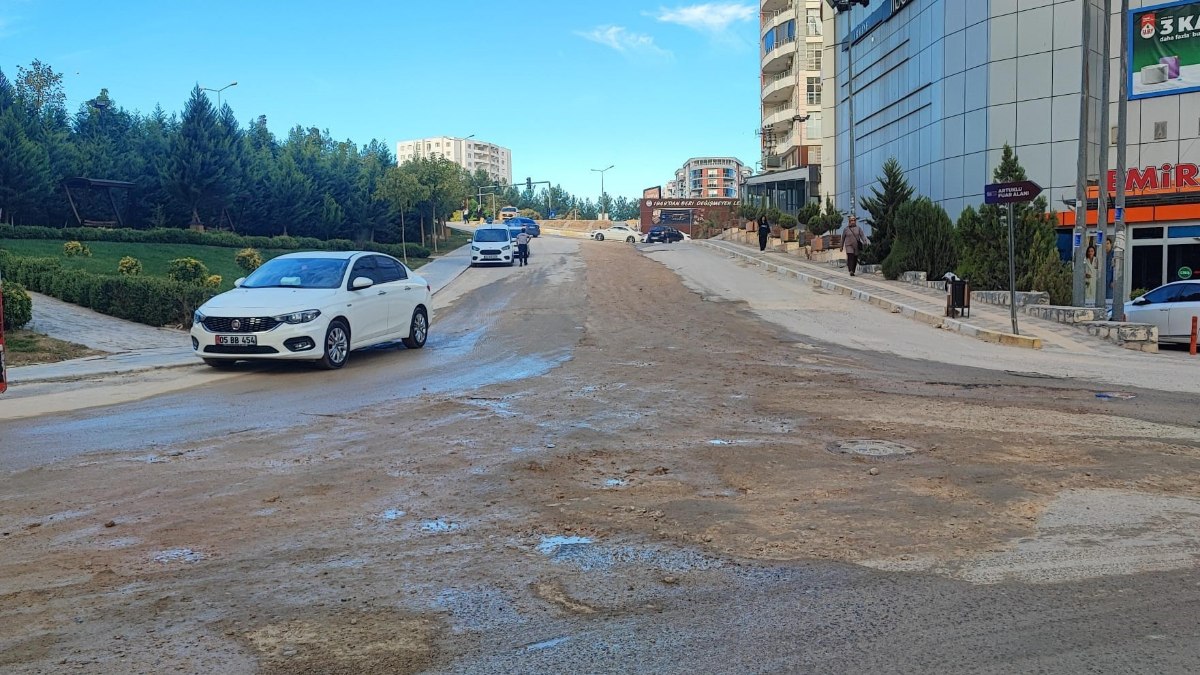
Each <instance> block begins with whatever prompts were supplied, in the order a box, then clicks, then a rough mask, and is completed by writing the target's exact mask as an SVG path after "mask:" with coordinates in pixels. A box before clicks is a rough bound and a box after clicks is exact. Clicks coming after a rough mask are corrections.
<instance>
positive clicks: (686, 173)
mask: <svg viewBox="0 0 1200 675" xmlns="http://www.w3.org/2000/svg"><path fill="white" fill-rule="evenodd" d="M751 173H753V171H752V170H751V169H750V167H748V166H746V165H745V164H743V163H742V162H741V161H740V160H738V159H737V158H734V157H693V158H691V159H689V160H688V161H686V162H684V164H683V166H682V167H680V168H678V169H676V170H675V180H672V181H668V182H667V184H666V186H665V188H666V189H665V190H664V191H663V192H664V196H665V197H667V198H668V199H713V198H718V197H719V198H722V199H737V198H739V197H741V185H742V183H743V182H744V181H745V180H746V179H747V178H749V177H750V174H751Z"/></svg>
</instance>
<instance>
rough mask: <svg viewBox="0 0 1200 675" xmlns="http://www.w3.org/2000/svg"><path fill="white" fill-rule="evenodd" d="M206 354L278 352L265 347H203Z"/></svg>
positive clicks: (272, 348)
mask: <svg viewBox="0 0 1200 675" xmlns="http://www.w3.org/2000/svg"><path fill="white" fill-rule="evenodd" d="M204 352H205V353H206V354H278V353H279V350H278V349H275V348H274V347H267V346H265V345H205V346H204Z"/></svg>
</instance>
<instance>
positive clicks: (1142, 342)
mask: <svg viewBox="0 0 1200 675" xmlns="http://www.w3.org/2000/svg"><path fill="white" fill-rule="evenodd" d="M1079 326H1080V327H1081V328H1084V329H1086V330H1087V332H1088V334H1089V335H1094V336H1096V337H1098V338H1100V339H1101V340H1108V341H1109V342H1115V343H1117V344H1119V345H1121V346H1122V347H1124V348H1126V349H1132V350H1135V351H1140V352H1150V353H1152V354H1153V353H1158V326H1151V325H1150V324H1145V323H1121V322H1119V321H1085V322H1083V323H1081V324H1079Z"/></svg>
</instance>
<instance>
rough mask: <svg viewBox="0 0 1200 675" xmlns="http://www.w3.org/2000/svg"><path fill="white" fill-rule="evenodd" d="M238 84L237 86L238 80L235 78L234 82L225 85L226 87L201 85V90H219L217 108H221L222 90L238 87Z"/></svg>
mask: <svg viewBox="0 0 1200 675" xmlns="http://www.w3.org/2000/svg"><path fill="white" fill-rule="evenodd" d="M236 86H237V80H234V81H233V82H230V83H229V84H227V85H225V86H224V87H221V88H220V89H209V88H208V87H200V90H201V91H215V92H217V110H220V109H221V92H223V91H225V90H226V89H228V88H230V87H236Z"/></svg>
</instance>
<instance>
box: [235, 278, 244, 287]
mask: <svg viewBox="0 0 1200 675" xmlns="http://www.w3.org/2000/svg"><path fill="white" fill-rule="evenodd" d="M244 283H246V277H238V278H237V279H235V280H234V282H233V287H234V288H241V287H242V284H244Z"/></svg>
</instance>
